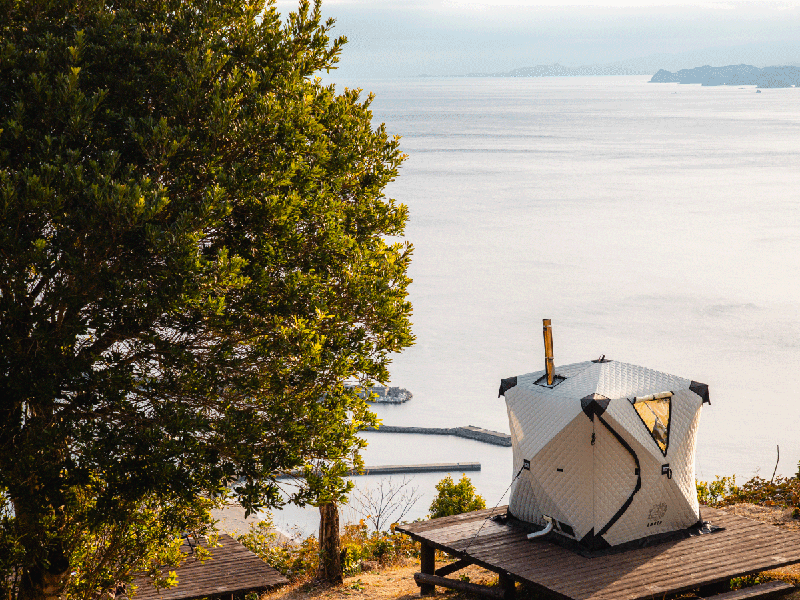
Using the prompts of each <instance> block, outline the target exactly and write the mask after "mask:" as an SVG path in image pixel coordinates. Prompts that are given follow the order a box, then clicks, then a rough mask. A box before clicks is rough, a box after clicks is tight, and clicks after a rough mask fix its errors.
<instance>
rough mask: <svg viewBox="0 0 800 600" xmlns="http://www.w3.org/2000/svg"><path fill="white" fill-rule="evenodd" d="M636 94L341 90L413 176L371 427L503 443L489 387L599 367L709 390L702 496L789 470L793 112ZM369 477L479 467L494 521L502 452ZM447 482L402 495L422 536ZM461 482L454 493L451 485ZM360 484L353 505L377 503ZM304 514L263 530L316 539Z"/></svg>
mask: <svg viewBox="0 0 800 600" xmlns="http://www.w3.org/2000/svg"><path fill="white" fill-rule="evenodd" d="M647 79H648V78H646V77H597V78H538V79H479V78H476V79H471V78H463V79H462V78H447V79H403V80H401V79H397V80H376V81H359V82H351V81H336V80H333V81H334V82H335V83H337V86H344V85H347V86H352V87H356V86H357V87H362V88H364V90H365V91H372V92H374V93H375V95H376V98H375V101H374V103H373V112H374V116H375V121H376V123H379V122H385V123H386V126H387V129H388V130H389V131H390V132H391V133H395V134H398V135H401V136H402V142H401V144H402V149H403V150H404V151H405V152H406V153H407V154H408V155H409V158H408V160H407V161H406V163H405V164H404V166H403V168H402V171H401V176H400V178H399V179H398V180H397V181H396V182H395V183H393V184H392V185H391V186H390V187H389V189H388V195H389V196H391V197H393V198H396V199H397V200H398V201H400V202H403V203H405V204H406V205H408V207H409V210H410V215H411V216H410V221H409V224H408V228H407V238H408V240H410V241H411V242H412V243H413V244H414V246H415V252H414V261H413V263H412V266H411V271H410V274H411V277H412V278H413V279H414V283H413V285H412V286H411V301H412V302H413V305H414V316H413V322H414V332H415V334H416V336H417V343H416V345H415V346H413V347H412V348H410V349H408V350H407V351H406V352H404V353H403V354H402V355H400V356H397V357H396V358H395V360H394V364H393V368H392V377H393V382H392V383H393V385H399V386H402V387H406V388H408V389H410V390H411V391H412V392H413V393H414V399H413V400H412V401H411V402H409V403H408V404H406V405H403V406H386V407H378V410H377V412H378V414H379V416H380V417H381V418H382V419H383V420H384V422H385V423H386V424H392V425H419V426H455V425H468V424H471V425H479V426H482V427H487V428H490V429H495V430H499V431H505V432H507V431H508V422H507V417H506V412H505V404H504V402H503V399H502V398H500V399H498V398H497V389H498V385H499V381H500V379H501V378H503V377H509V376H512V375H518V374H522V373H527V372H530V371H534V370H539V369H542V368H543V349H542V348H543V347H542V335H541V319H542V318H551V319H552V320H553V331H554V338H555V356H556V365H558V364H567V363H571V362H578V361H583V360H588V359H592V358H597V357H598V356H600V355H601V354H605V355H606V356H607V357H609V358H613V359H617V360H621V361H625V362H630V363H635V364H640V365H644V366H647V367H650V368H654V369H658V370H662V371H666V372H669V373H673V374H676V375H680V376H682V377H686V378H689V379H694V380H697V381H702V382H705V383H708V384H709V386H710V393H711V402H712V404H711V406H710V407H709V406H706V407H705V408H704V411H703V416H702V422H701V427H700V432H699V438H698V452H697V474H698V477H699V478H701V479H711V478H713V477H714V476H715V475H731V474H736V475H737V476H738V477H739V478H740V479H744V478H747V477H750V476H752V475H754V474H756V473H760V474H762V475H766V476H767V477H769V476H771V474H772V470H773V468H774V465H775V459H776V445H780V453H781V459H780V464H779V466H778V473H779V474H783V475H790V474H793V473H795V472H796V470H797V462H798V459H800V282H799V278H800V90H797V89H785V90H764V91H763V93H760V94H757V93H755V89H754V88H752V87H746V88H735V87H701V86H695V85H691V86H687V85H678V84H648V83H646V82H647ZM368 439H369V442H370V447H369V448H368V449H367V452H366V455H365V459H366V462H367V464H402V463H422V462H451V461H453V462H456V461H475V460H477V461H480V462H482V464H483V470H482V471H481V473H475V474H470V477H471V478H472V479H473V481H474V482H475V484H476V486H477V487H478V490H479V491H480V492H481V493H482V494H483V495H484V496H485V497H486V500H487V502H488V503H489V504H491V505H493V504H494V503H495V502H496V501H498V500H500V495H501V494H502V493H503V491H504V490H505V488H506V486H507V485H508V483H509V481H510V478H511V452H510V449H504V448H496V447H492V446H487V445H483V444H479V443H477V442H472V441H469V440H460V439H457V438H449V437H438V436H435V437H434V436H405V435H392V434H369V435H368ZM442 476H443V475H441V474H436V475H424V476H423V475H417V476H416V477H415V480H414V483H413V485H418V486H419V488H420V491H422V492H423V493H424V497H423V499H422V500H420V501H419V502H418V503H417V506H416V510H415V511H414V513H413V514H412V515H411V517H412V518H414V517H420V516H424V515H425V514H426V512H427V508H428V506H429V504H430V501H431V498H432V496H433V492H434V490H433V485H434V484H435V482H436V481H438V480H439V479H440V478H441V477H442ZM455 476H456V477H458V476H460V474H455ZM371 479H374V478H370V477H367V478H359V479H358V482H359V485H362V486H368V485H375V482H374V481H372V482H371V481H370V480H371ZM314 515H315V513H314V512H313V511H312V512H308V511H305V512H304V511H300V510H296V509H293V510H288V511H284V513H283V514H282V515H281V516H280V517H279V518H278V520H279V521H280V520H281V519H283V522H284V525H285V526H286V525H289V524H291V523H292V522H296V523H299V524H301V525H302V526H303V527H304V528H305V529H309V528H313V527H314V525H313V522H314Z"/></svg>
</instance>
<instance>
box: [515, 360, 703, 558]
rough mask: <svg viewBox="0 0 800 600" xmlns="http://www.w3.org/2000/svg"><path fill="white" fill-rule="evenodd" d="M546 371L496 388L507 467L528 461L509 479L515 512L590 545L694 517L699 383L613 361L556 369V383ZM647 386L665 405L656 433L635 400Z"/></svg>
mask: <svg viewBox="0 0 800 600" xmlns="http://www.w3.org/2000/svg"><path fill="white" fill-rule="evenodd" d="M544 374H545V372H544V371H536V372H534V373H528V374H526V375H519V376H517V377H516V378H509V379H506V380H504V386H501V390H500V392H501V395H505V399H506V405H507V408H508V418H509V424H510V428H511V441H512V447H513V460H514V473H517V472H518V471H520V469H521V468H522V466H523V461H525V460H527V461H529V463H530V466H529V469H527V470H522V471H521V474H520V477H519V478H517V479H516V481H515V482H514V484H513V486H512V492H511V498H510V501H509V512H510V513H511V514H512V515H513V516H514V517H516V518H518V519H520V520H522V521H527V522H530V523H534V524H537V525H544V524H545V516H547V517H549V518H550V519H553V520H555V521H556V523H555V525H556V527H555V529H556V531H557V532H559V533H560V534H562V535H565V536H567V537H571V538H574V539H575V540H576V541H577V542H578V543H579V544H581V545H582V546H585V547H587V548H590V549H599V548H608V547H613V546H616V545H620V544H624V543H627V542H631V541H633V540H637V539H640V538H647V537H650V536H654V535H659V534H665V533H668V532H672V531H678V530H682V529H685V528H687V527H691V526H693V525H695V524H697V522H698V521H699V519H700V512H699V506H698V503H697V495H696V492H695V488H694V459H695V442H696V434H697V427H698V424H699V419H700V411H701V407H702V405H703V403H704V401H707V398H708V395H707V387H706V386H703V384H698V383H697V382H694V381H691V380H689V379H685V378H682V377H676V376H674V375H669V374H667V373H662V372H660V371H655V370H653V369H648V368H645V367H640V366H636V365H632V364H627V363H621V362H618V361H605V362H593V361H587V362H582V363H576V364H571V365H565V366H562V367H559V368H557V369H556V375H557V376H558V380H557V382H556V384H555V385H553V386H548V385H547V384H546V380H545V379H544ZM511 383H514V385H513V386H510V384H511ZM698 386H700V387H698ZM693 390H702V392H701V393H702V394H703V395H700V394H698V393H697V392H696V391H693ZM654 394H657V395H660V396H659V398H661V399H660V400H658V402H662V403H665V405H666V406H668V407H669V409H668V417H667V419H666V420H667V423H666V424H662V425H663V427H662V431H661V435H662V437H661V438H658V436H656V435H655V434H654V433H653V432H652V431H651V429H650V428H649V427H652V421H653V419H651V425H650V426H648V425H647V423H646V422H645V420H644V419H643V418H642V416H641V414H642V413H640V412H637V408H636V406H637V405H635V403H636V402H641V401H643V400H646V399H649V398H651V397H652V395H654ZM638 406H639V408H640V409H641V406H642V405H638ZM641 410H644V409H641ZM662 417H663V415H662ZM654 419H656V418H655V417H654ZM664 431H666V444H665V443H663V435H664ZM658 439H662V443H661V445H660V444H659V443H658Z"/></svg>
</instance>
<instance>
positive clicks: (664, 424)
mask: <svg viewBox="0 0 800 600" xmlns="http://www.w3.org/2000/svg"><path fill="white" fill-rule="evenodd" d="M633 408H634V409H635V410H636V412H637V414H638V415H639V417H640V418H641V419H642V422H643V423H644V425H645V427H647V430H648V431H649V432H650V435H651V436H653V440H654V441H655V443H656V444H658V447H659V448H660V449H661V452H662V454H664V455H666V454H667V446H668V445H669V418H670V413H671V408H672V392H663V393H661V394H651V395H650V396H642V397H639V398H634V399H633Z"/></svg>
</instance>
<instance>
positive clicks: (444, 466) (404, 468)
mask: <svg viewBox="0 0 800 600" xmlns="http://www.w3.org/2000/svg"><path fill="white" fill-rule="evenodd" d="M480 470H481V463H479V462H463V463H430V464H426V465H384V466H381V467H364V473H363V475H394V474H395V473H446V472H450V471H458V472H464V471H480ZM353 475H358V473H353Z"/></svg>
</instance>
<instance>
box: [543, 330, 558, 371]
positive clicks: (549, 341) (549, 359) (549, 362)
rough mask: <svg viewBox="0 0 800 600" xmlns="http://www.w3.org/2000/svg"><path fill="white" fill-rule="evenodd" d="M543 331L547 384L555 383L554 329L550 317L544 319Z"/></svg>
mask: <svg viewBox="0 0 800 600" xmlns="http://www.w3.org/2000/svg"><path fill="white" fill-rule="evenodd" d="M542 332H543V333H544V368H545V370H546V371H547V385H553V376H554V375H555V366H554V365H553V330H552V328H551V327H550V319H542Z"/></svg>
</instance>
